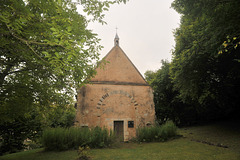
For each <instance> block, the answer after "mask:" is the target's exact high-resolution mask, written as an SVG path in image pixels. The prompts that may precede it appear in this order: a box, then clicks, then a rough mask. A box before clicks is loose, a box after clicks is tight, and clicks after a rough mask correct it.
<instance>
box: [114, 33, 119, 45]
mask: <svg viewBox="0 0 240 160" xmlns="http://www.w3.org/2000/svg"><path fill="white" fill-rule="evenodd" d="M114 46H119V37H118V34H117V33H116V36H115V38H114Z"/></svg>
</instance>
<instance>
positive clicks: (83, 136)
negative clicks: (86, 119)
mask: <svg viewBox="0 0 240 160" xmlns="http://www.w3.org/2000/svg"><path fill="white" fill-rule="evenodd" d="M115 140H116V137H115V135H114V134H113V132H112V131H110V132H109V131H108V129H106V128H103V129H102V128H100V127H95V128H93V129H89V128H78V127H71V128H51V129H46V130H45V131H44V132H43V136H42V143H43V146H44V147H45V150H46V151H63V150H68V149H77V148H78V147H79V146H89V147H90V148H103V147H109V146H110V145H112V144H113V142H114V141H115Z"/></svg>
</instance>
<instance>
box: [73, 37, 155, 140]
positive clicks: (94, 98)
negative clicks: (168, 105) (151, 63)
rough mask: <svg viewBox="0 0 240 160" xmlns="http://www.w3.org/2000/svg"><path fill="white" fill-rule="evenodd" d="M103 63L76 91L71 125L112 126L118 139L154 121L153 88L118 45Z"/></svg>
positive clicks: (130, 134)
mask: <svg viewBox="0 0 240 160" xmlns="http://www.w3.org/2000/svg"><path fill="white" fill-rule="evenodd" d="M103 59H104V61H105V62H107V63H106V64H105V65H98V67H97V68H96V72H97V74H96V75H95V77H93V78H92V79H91V81H90V82H89V84H86V85H85V86H83V87H81V88H80V89H79V90H78V93H77V115H76V121H75V125H76V126H79V127H89V128H93V127H96V126H100V127H106V128H108V129H109V130H110V129H111V130H113V131H114V132H115V133H116V134H117V135H118V137H120V139H121V140H122V141H128V140H130V139H131V138H134V137H135V136H136V129H137V128H138V127H144V126H151V125H153V124H154V122H155V107H154V102H153V90H152V88H151V87H150V86H149V84H148V83H147V82H146V81H145V79H144V78H143V76H142V75H141V74H140V72H139V71H138V70H137V68H136V67H135V66H134V64H133V63H132V62H131V60H130V59H129V58H128V56H127V55H126V54H125V53H124V51H123V50H122V49H121V47H120V46H119V37H118V35H117V34H116V36H115V38H114V47H113V48H112V49H111V50H110V52H109V53H108V54H107V55H106V56H105V57H104V58H103Z"/></svg>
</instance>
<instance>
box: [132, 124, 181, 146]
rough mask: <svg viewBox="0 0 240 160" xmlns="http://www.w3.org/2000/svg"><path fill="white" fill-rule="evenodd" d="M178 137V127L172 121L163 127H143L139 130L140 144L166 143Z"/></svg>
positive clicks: (138, 139)
mask: <svg viewBox="0 0 240 160" xmlns="http://www.w3.org/2000/svg"><path fill="white" fill-rule="evenodd" d="M176 135H177V127H176V125H175V124H174V123H173V122H172V121H167V122H166V123H164V124H163V125H161V126H157V125H156V126H151V127H143V128H138V129H137V141H138V142H159V141H166V140H168V139H170V138H172V137H175V136H176Z"/></svg>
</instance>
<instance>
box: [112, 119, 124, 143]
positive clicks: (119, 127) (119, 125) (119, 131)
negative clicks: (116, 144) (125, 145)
mask: <svg viewBox="0 0 240 160" xmlns="http://www.w3.org/2000/svg"><path fill="white" fill-rule="evenodd" d="M114 132H115V134H116V136H117V138H118V139H119V140H120V141H123V140H124V134H123V133H124V130H123V121H114Z"/></svg>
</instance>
